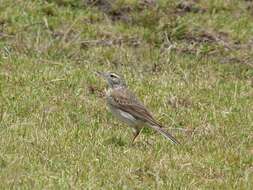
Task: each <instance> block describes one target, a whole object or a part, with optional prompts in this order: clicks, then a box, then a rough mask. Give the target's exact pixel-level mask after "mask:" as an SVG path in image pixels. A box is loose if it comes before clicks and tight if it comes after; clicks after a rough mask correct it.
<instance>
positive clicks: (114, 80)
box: [96, 72, 126, 88]
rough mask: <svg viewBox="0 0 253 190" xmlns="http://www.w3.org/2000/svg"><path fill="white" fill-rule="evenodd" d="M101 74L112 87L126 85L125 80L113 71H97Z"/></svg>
mask: <svg viewBox="0 0 253 190" xmlns="http://www.w3.org/2000/svg"><path fill="white" fill-rule="evenodd" d="M96 73H97V74H98V75H99V76H101V77H102V78H104V79H105V80H106V81H107V83H108V85H109V87H110V88H116V87H125V86H126V84H125V81H124V79H123V78H122V77H120V76H119V75H117V74H116V73H113V72H96Z"/></svg>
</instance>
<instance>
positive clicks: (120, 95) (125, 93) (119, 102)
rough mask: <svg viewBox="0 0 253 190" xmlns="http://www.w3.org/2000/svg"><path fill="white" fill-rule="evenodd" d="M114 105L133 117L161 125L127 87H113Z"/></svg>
mask: <svg viewBox="0 0 253 190" xmlns="http://www.w3.org/2000/svg"><path fill="white" fill-rule="evenodd" d="M111 98H112V99H113V101H114V106H116V107H118V108H119V109H122V110H123V111H125V112H128V113H131V114H132V115H133V116H134V117H136V118H138V119H140V120H143V121H144V122H148V123H150V124H153V125H156V126H159V127H161V125H160V124H159V123H158V122H157V121H156V120H155V119H154V117H153V116H152V114H151V113H150V112H149V111H148V110H147V109H146V108H145V106H144V105H143V104H142V103H141V102H140V101H139V100H138V99H137V98H136V97H135V96H134V95H133V93H131V92H130V91H129V90H127V89H115V90H113V91H112V92H111Z"/></svg>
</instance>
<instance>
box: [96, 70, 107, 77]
mask: <svg viewBox="0 0 253 190" xmlns="http://www.w3.org/2000/svg"><path fill="white" fill-rule="evenodd" d="M95 74H96V75H98V76H100V77H102V78H104V79H105V78H106V73H104V72H100V71H96V72H95Z"/></svg>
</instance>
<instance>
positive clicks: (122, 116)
mask: <svg viewBox="0 0 253 190" xmlns="http://www.w3.org/2000/svg"><path fill="white" fill-rule="evenodd" d="M109 108H110V110H111V112H112V114H113V115H114V116H115V117H117V118H118V119H119V120H121V121H123V122H125V123H127V124H128V125H130V126H137V125H138V124H139V121H138V120H137V119H136V118H135V117H134V116H132V115H131V114H129V113H127V112H125V111H123V110H120V109H117V108H114V107H111V106H109Z"/></svg>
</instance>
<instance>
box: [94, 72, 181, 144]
mask: <svg viewBox="0 0 253 190" xmlns="http://www.w3.org/2000/svg"><path fill="white" fill-rule="evenodd" d="M97 74H98V75H100V76H102V77H103V78H104V79H105V80H106V81H107V83H108V86H109V88H108V90H107V92H106V99H107V105H108V107H109V108H110V110H111V112H112V114H113V115H114V116H116V117H117V118H118V119H119V120H121V121H123V122H125V123H127V124H128V125H129V126H130V127H131V128H132V130H133V134H134V137H133V140H132V143H133V142H134V141H135V139H136V137H137V136H138V135H139V134H140V131H141V129H142V128H143V127H144V126H145V124H147V126H148V127H150V128H152V129H154V130H155V131H157V132H159V133H160V134H162V135H163V136H164V137H165V138H166V139H168V140H170V141H172V142H173V143H175V144H180V143H179V141H177V140H176V138H175V137H173V136H172V135H171V134H169V133H168V132H166V131H165V130H164V129H163V128H162V125H160V124H159V123H158V122H157V121H156V120H155V119H154V117H153V116H152V114H151V113H150V112H149V111H148V110H147V109H146V108H145V106H144V105H143V104H142V103H141V102H140V101H139V100H138V99H137V98H136V97H135V96H134V94H133V93H132V92H131V91H129V90H128V88H127V86H126V83H125V82H124V80H123V78H121V77H120V76H119V75H117V74H115V73H111V72H97Z"/></svg>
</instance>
